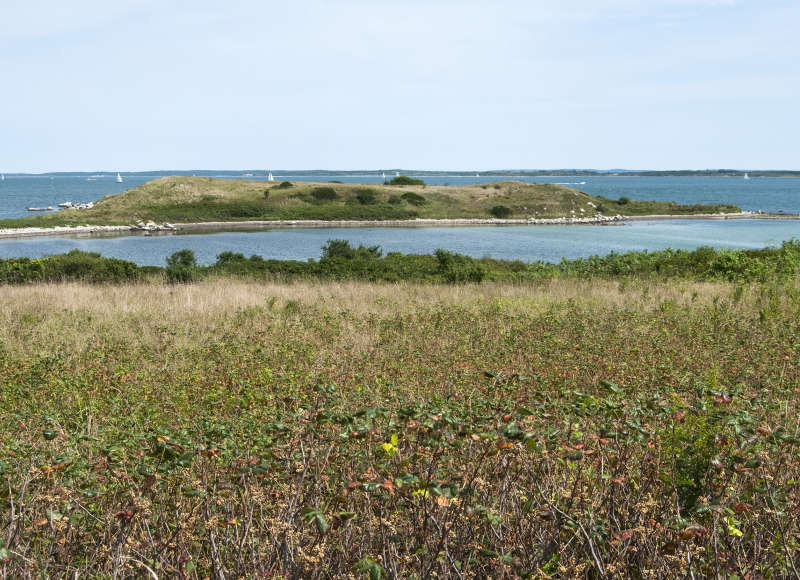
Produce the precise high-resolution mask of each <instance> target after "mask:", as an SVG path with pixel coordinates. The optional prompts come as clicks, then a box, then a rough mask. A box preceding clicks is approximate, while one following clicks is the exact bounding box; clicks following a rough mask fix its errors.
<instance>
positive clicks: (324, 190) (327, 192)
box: [311, 187, 339, 201]
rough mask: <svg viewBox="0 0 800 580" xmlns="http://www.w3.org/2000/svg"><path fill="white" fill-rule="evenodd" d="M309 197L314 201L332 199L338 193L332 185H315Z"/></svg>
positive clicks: (337, 196)
mask: <svg viewBox="0 0 800 580" xmlns="http://www.w3.org/2000/svg"><path fill="white" fill-rule="evenodd" d="M311 197H313V198H314V199H315V200H316V201H334V200H336V199H338V198H339V195H338V194H337V193H336V190H335V189H333V188H332V187H315V188H314V189H312V190H311Z"/></svg>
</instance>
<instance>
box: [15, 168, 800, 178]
mask: <svg viewBox="0 0 800 580" xmlns="http://www.w3.org/2000/svg"><path fill="white" fill-rule="evenodd" d="M270 171H272V173H273V174H275V175H276V176H279V175H291V176H325V175H342V176H347V175H371V176H380V175H382V174H384V173H385V174H386V175H389V176H393V175H394V174H395V173H400V174H402V175H429V176H434V175H437V176H447V175H452V176H465V175H475V174H476V173H477V174H479V176H480V177H493V176H497V177H507V176H520V177H537V176H567V177H569V176H572V177H593V176H594V177H607V176H614V177H620V176H622V177H625V176H632V177H738V178H742V177H744V175H745V173H746V174H748V175H749V176H750V177H800V170H791V169H769V170H758V169H669V170H650V169H491V170H485V171H484V170H470V171H431V170H421V169H400V168H391V169H351V170H336V169H271V170H270ZM116 173H117V171H116V170H114V171H109V170H97V171H52V172H47V173H13V172H11V173H6V175H7V176H20V177H21V176H33V175H42V176H54V177H58V176H62V177H76V176H77V177H80V176H92V175H98V174H109V175H114V174H116ZM120 173H121V174H122V175H128V176H134V175H148V176H150V175H152V176H163V177H166V176H171V175H193V176H197V177H219V176H226V177H227V176H234V177H239V176H246V177H259V176H265V175H266V171H265V170H264V169H159V170H153V171H121V172H120Z"/></svg>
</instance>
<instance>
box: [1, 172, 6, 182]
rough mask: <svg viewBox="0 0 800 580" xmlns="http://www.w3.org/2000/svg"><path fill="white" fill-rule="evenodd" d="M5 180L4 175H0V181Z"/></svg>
mask: <svg viewBox="0 0 800 580" xmlns="http://www.w3.org/2000/svg"><path fill="white" fill-rule="evenodd" d="M5 180H6V174H5V173H0V181H5Z"/></svg>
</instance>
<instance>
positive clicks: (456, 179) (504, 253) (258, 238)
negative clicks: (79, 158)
mask: <svg viewBox="0 0 800 580" xmlns="http://www.w3.org/2000/svg"><path fill="white" fill-rule="evenodd" d="M274 175H275V179H276V180H279V181H280V180H293V181H303V180H314V181H328V180H338V181H343V182H349V183H381V182H382V181H383V180H382V178H381V177H380V176H376V175H341V174H335V173H331V174H330V175H325V176H319V175H317V176H297V175H290V174H288V173H281V172H274ZM155 177H158V176H155V175H127V174H123V178H124V182H123V183H116V182H115V174H113V175H112V174H110V173H106V174H98V175H96V176H93V177H87V176H86V175H58V176H52V177H50V176H15V175H7V176H6V180H5V181H0V219H7V218H14V217H23V216H26V215H31V214H30V212H28V211H26V210H25V207H26V206H34V207H38V206H48V205H52V206H56V205H57V204H59V203H61V202H64V201H72V202H86V201H93V200H97V199H100V198H101V197H103V196H104V195H107V194H112V193H120V192H122V191H125V190H126V189H129V188H131V187H135V186H137V185H139V184H141V183H144V182H146V181H149V180H150V179H153V178H155ZM217 177H222V178H239V179H242V178H244V179H259V180H263V179H264V177H263V175H262V176H255V177H244V176H242V174H241V173H237V172H226V173H221V174H219V175H217ZM419 177H422V178H423V179H425V181H426V183H429V184H432V185H444V184H448V185H467V184H474V183H489V182H492V181H497V180H501V179H523V180H525V181H530V182H540V183H542V182H546V183H564V184H567V185H570V186H571V187H575V188H577V189H580V190H582V191H585V192H587V193H590V194H593V195H602V196H605V197H609V198H614V199H616V198H619V197H621V196H627V197H629V198H631V199H655V200H667V201H677V202H679V203H733V204H736V205H738V206H740V207H741V208H743V209H749V210H759V209H760V210H764V211H767V212H773V213H778V212H785V213H791V214H800V179H792V178H753V179H750V180H744V179H737V178H727V177H622V176H602V177H601V176H597V177H577V178H576V177H569V178H565V177H561V176H555V177H536V178H511V177H502V178H500V177H476V176H475V175H472V176H452V175H450V176H426V175H424V174H420V175H419ZM330 238H345V239H348V240H350V241H351V242H352V243H356V244H365V245H380V246H381V247H383V248H384V251H387V252H390V251H397V252H404V253H430V252H432V251H434V250H436V249H437V248H445V249H448V250H451V251H456V252H461V253H465V254H469V255H472V256H477V257H481V256H491V257H496V258H508V259H520V260H526V261H532V260H544V261H551V262H554V261H558V260H560V259H561V258H562V257H567V258H576V257H585V256H590V255H593V254H599V255H603V254H607V253H609V252H612V251H613V252H626V251H631V250H645V249H646V250H657V249H663V248H667V247H671V248H695V247H698V246H701V245H711V246H715V247H731V248H760V247H764V246H767V245H779V244H780V243H781V242H782V241H784V240H788V239H791V238H800V221H792V220H731V221H697V220H685V221H682V220H677V221H658V222H634V223H631V224H626V225H621V226H606V227H585V226H537V227H525V226H503V227H466V228H465V227H452V228H451V227H444V228H359V229H352V228H325V229H273V230H262V231H258V232H236V233H215V234H191V235H168V236H153V237H142V236H126V237H88V236H87V237H83V238H80V237H63V238H52V237H47V238H32V239H19V240H0V257H12V256H29V257H38V256H43V255H47V254H57V253H62V252H66V251H69V250H71V249H73V248H79V249H82V250H86V251H93V252H100V253H101V254H103V255H106V256H114V257H119V258H124V259H127V260H132V261H135V262H137V263H140V264H152V265H163V264H164V259H165V258H166V256H169V255H170V254H172V253H173V252H175V251H177V250H180V249H183V248H190V249H192V250H194V252H195V254H196V255H197V257H198V259H199V260H200V261H201V262H203V263H209V262H213V261H214V259H215V257H216V255H217V254H219V253H220V252H224V251H233V252H241V253H243V254H245V255H247V256H249V255H252V254H259V255H262V256H264V257H266V258H280V259H307V258H317V257H319V255H320V247H321V246H322V245H323V244H325V242H326V241H327V240H328V239H330Z"/></svg>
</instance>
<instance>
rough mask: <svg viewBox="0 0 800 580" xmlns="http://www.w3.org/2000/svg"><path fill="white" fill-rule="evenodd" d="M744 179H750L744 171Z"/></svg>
mask: <svg viewBox="0 0 800 580" xmlns="http://www.w3.org/2000/svg"><path fill="white" fill-rule="evenodd" d="M744 178H745V179H750V176H749V175H747V172H746V171H745V172H744Z"/></svg>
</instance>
